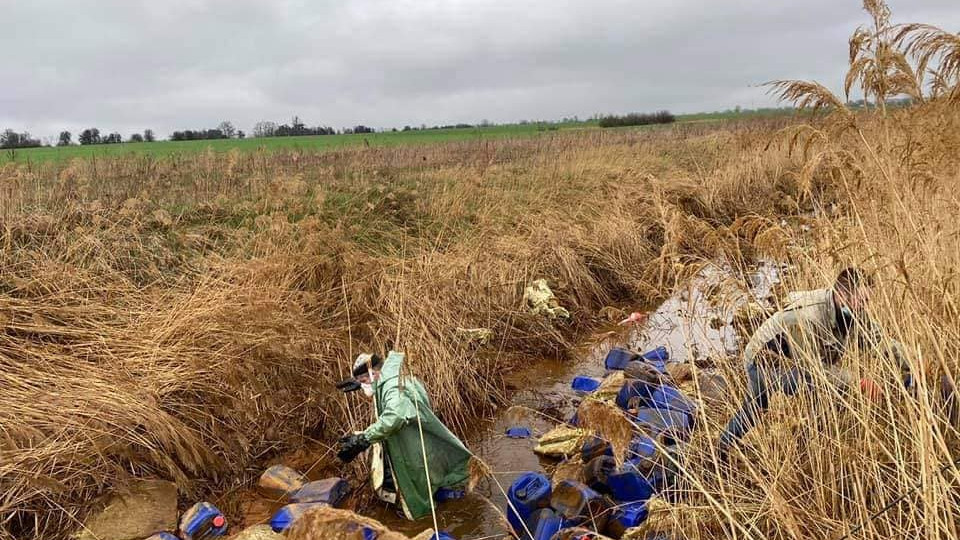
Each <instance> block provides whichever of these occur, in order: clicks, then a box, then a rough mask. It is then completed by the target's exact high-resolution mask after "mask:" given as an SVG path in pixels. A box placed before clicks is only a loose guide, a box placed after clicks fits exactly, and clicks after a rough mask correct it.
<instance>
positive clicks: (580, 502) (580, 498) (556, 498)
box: [550, 480, 608, 525]
mask: <svg viewBox="0 0 960 540" xmlns="http://www.w3.org/2000/svg"><path fill="white" fill-rule="evenodd" d="M550 506H551V507H553V509H554V510H556V511H557V514H559V515H560V517H562V518H563V519H564V520H566V521H567V522H568V523H569V524H570V525H575V524H578V523H583V522H585V521H591V522H595V523H597V524H602V523H603V522H604V521H605V520H606V518H607V514H608V512H607V511H606V510H607V508H608V505H607V502H606V500H605V499H604V498H603V495H601V494H600V493H598V492H597V491H596V490H593V489H590V488H589V487H587V486H586V485H584V484H581V483H580V482H577V481H574V480H563V481H561V482H559V483H557V485H556V486H555V487H554V488H553V495H552V496H551V497H550Z"/></svg>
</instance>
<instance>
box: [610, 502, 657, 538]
mask: <svg viewBox="0 0 960 540" xmlns="http://www.w3.org/2000/svg"><path fill="white" fill-rule="evenodd" d="M646 519H647V503H646V502H642V503H629V504H624V505H621V506H618V507H616V508H615V509H614V510H613V512H612V514H611V515H610V519H609V520H608V521H607V528H606V530H605V531H604V532H605V533H606V534H607V535H608V536H610V537H611V538H620V537H622V536H623V533H625V532H626V531H627V529H630V528H632V527H637V526H639V525H640V524H641V523H643V522H644V521H645V520H646Z"/></svg>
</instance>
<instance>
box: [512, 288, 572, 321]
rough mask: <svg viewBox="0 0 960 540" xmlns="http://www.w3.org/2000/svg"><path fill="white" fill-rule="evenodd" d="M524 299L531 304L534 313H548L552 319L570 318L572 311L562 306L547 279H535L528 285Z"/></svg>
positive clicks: (524, 292) (531, 311)
mask: <svg viewBox="0 0 960 540" xmlns="http://www.w3.org/2000/svg"><path fill="white" fill-rule="evenodd" d="M523 299H524V301H525V302H527V304H529V305H530V313H532V314H534V315H547V316H548V317H550V318H551V319H569V318H570V312H569V311H567V310H566V309H565V308H563V307H561V306H560V304H559V303H558V302H557V297H556V296H555V295H554V294H553V291H552V290H550V287H549V286H548V285H547V280H545V279H538V280H535V281H533V282H532V283H531V284H530V285H529V286H527V288H526V289H525V290H524V291H523Z"/></svg>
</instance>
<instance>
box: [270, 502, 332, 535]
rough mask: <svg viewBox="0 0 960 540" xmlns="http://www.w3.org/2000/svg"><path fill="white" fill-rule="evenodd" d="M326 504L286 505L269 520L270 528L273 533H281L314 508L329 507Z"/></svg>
mask: <svg viewBox="0 0 960 540" xmlns="http://www.w3.org/2000/svg"><path fill="white" fill-rule="evenodd" d="M329 506H330V505H329V504H327V503H322V502H316V503H294V504H288V505H286V506H284V507H283V508H281V509H279V510H277V511H276V513H274V514H273V517H271V518H270V528H271V529H273V531H274V532H278V533H279V532H283V531H286V530H287V529H289V528H290V527H292V526H293V524H294V523H295V522H296V521H297V519H299V518H300V517H302V516H303V515H304V514H306V513H307V512H309V511H310V510H313V509H314V508H320V507H329Z"/></svg>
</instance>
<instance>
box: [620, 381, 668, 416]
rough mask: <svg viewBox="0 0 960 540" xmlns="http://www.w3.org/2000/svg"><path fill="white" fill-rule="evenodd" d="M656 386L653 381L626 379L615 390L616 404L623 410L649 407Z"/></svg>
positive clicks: (657, 386)
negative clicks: (617, 389)
mask: <svg viewBox="0 0 960 540" xmlns="http://www.w3.org/2000/svg"><path fill="white" fill-rule="evenodd" d="M658 388H660V386H659V385H657V384H654V383H650V382H647V381H641V380H631V379H628V380H627V381H626V382H624V383H623V386H622V387H620V391H619V392H617V399H616V403H617V406H618V407H620V408H621V409H623V410H628V409H635V408H646V407H650V405H651V402H652V397H651V396H652V395H653V393H654V392H656V391H657V389H658Z"/></svg>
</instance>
